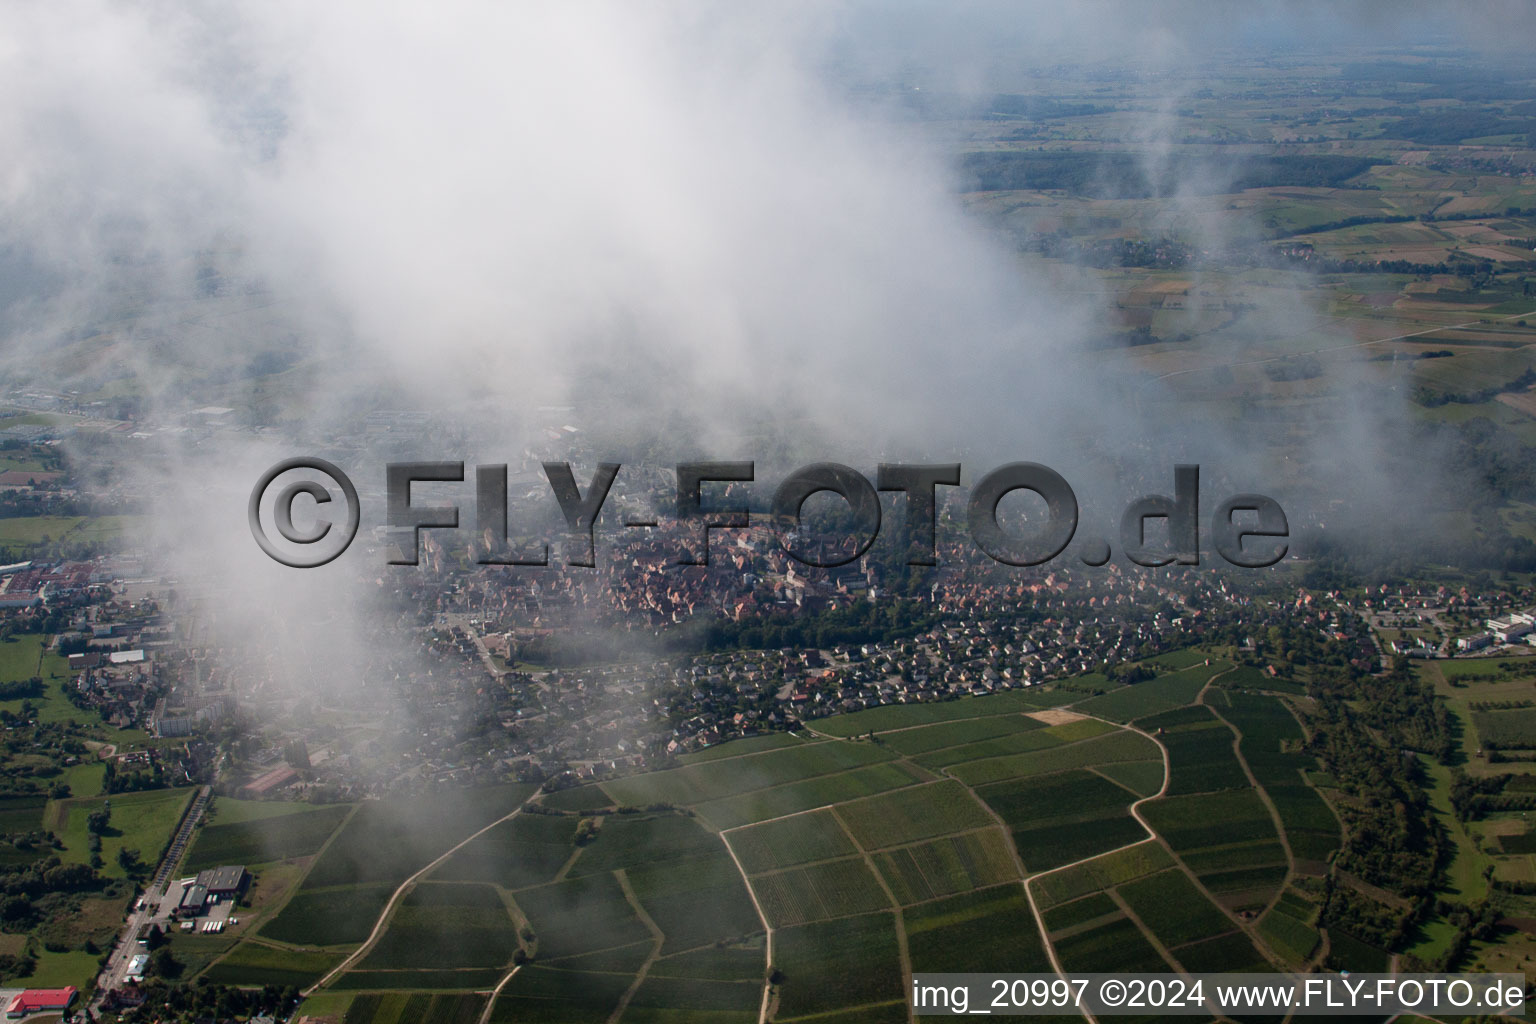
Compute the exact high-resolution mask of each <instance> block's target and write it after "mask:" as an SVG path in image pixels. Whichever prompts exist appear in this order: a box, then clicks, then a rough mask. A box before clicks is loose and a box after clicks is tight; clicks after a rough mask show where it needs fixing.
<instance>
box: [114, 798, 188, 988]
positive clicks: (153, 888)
mask: <svg viewBox="0 0 1536 1024" xmlns="http://www.w3.org/2000/svg"><path fill="white" fill-rule="evenodd" d="M212 796H213V789H212V788H211V787H209V786H204V787H202V788H201V789H199V790H198V791H197V796H196V797H195V798H194V799H193V801H192V806H191V807H189V808H187V813H186V815H185V816H184V817H183V818H182V819H181V826H180V827H179V828H178V829H177V830H176V836H175V838H173V839H172V840H171V845H170V846H169V847H168V848H167V849H166V851H165V856H164V857H163V858H161V860H160V866H159V867H158V868H156V869H155V877H154V878H153V879H151V880H150V883H149V887H148V889H146V890H145V892H144V903H143V906H144V909H143V910H135V911H133V912H132V913H130V914H129V915H128V922H127V924H125V925H123V930H122V933H121V934H120V935H119V936H118V939H117V945H116V946H114V947H113V949H112V957H111V959H110V960H108V961H107V966H106V967H105V968H103V969H102V972H101V974H100V975H99V976H98V977H97V979H96V996H95V998H94V1000H93V1001H92V1005H91V1009H92V1011H93V1012H96V1013H100V1012H101V1003H102V1000H103V999H104V998H105V997H106V994H107V993H108V992H110V991H111V990H112V989H114V988H121V987H122V986H123V984H124V983H125V981H126V979H127V974H128V965H129V963H131V962H132V960H133V958H134V956H135V955H136V954H138V953H140V952H142V950H143V947H142V946H140V945H139V944H138V942H137V941H136V939H137V936H138V934H139V929H141V928H143V927H144V926H145V925H147V924H149V923H150V921H152V920H154V917H155V914H156V912H157V911H158V910H159V909H160V897H161V896H162V895H163V894H164V893H165V887H166V886H167V885H169V884H170V882H171V876H172V875H174V874H175V872H176V866H177V865H178V864H180V863H181V856H182V854H183V853H185V852H186V849H187V844H188V843H190V842H191V841H192V830H193V829H194V828H196V827H197V823H198V822H199V821H200V820H201V819H202V817H203V811H205V810H207V808H208V800H209V798H210V797H212Z"/></svg>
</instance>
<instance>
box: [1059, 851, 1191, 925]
mask: <svg viewBox="0 0 1536 1024" xmlns="http://www.w3.org/2000/svg"><path fill="white" fill-rule="evenodd" d="M1171 867H1173V858H1172V857H1170V856H1169V855H1168V851H1167V850H1165V849H1163V847H1162V846H1161V845H1160V844H1158V843H1156V842H1154V841H1151V840H1148V841H1147V842H1144V843H1138V844H1137V845H1135V846H1132V847H1129V848H1127V849H1124V850H1116V851H1114V852H1113V853H1108V854H1105V855H1104V856H1102V857H1096V858H1094V859H1093V860H1091V861H1089V862H1088V863H1086V864H1079V865H1077V866H1076V867H1071V868H1067V869H1065V870H1063V871H1055V872H1052V873H1051V874H1049V875H1045V876H1044V877H1042V878H1039V879H1037V880H1036V881H1035V882H1034V883H1033V886H1034V892H1035V899H1036V900H1037V901H1038V902H1039V904H1040V906H1041V907H1042V908H1047V909H1049V908H1050V907H1054V906H1059V905H1060V904H1062V903H1066V902H1069V901H1071V900H1075V899H1078V898H1079V897H1082V896H1086V895H1088V894H1089V893H1092V892H1098V891H1100V890H1103V889H1110V888H1113V887H1114V886H1117V885H1120V884H1122V883H1124V882H1129V881H1131V880H1132V879H1136V878H1140V877H1142V876H1143V875H1150V874H1152V873H1153V872H1156V871H1162V870H1163V869H1164V868H1171Z"/></svg>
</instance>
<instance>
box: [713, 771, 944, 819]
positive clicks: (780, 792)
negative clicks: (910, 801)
mask: <svg viewBox="0 0 1536 1024" xmlns="http://www.w3.org/2000/svg"><path fill="white" fill-rule="evenodd" d="M922 781H924V780H923V778H921V777H920V776H919V775H918V774H917V773H916V772H914V771H913V770H912V769H911V768H908V767H907V766H905V765H900V764H890V763H884V764H872V765H868V766H866V767H863V768H855V769H853V770H852V771H847V772H839V773H838V774H836V775H825V776H822V777H820V778H814V779H806V780H805V781H804V782H792V783H790V784H788V785H786V786H775V787H774V788H772V789H760V790H757V791H755V792H751V793H743V794H741V795H740V796H733V797H726V798H725V799H723V800H712V801H710V802H709V803H705V804H700V805H699V806H698V807H697V808H696V810H697V811H698V814H699V817H700V818H702V819H704V820H705V821H706V822H708V823H709V825H711V826H712V827H714V828H720V829H726V828H735V827H737V826H738V825H747V824H750V823H752V822H754V821H767V820H768V819H770V818H781V817H783V816H784V815H786V814H797V813H799V812H800V811H808V810H811V809H812V808H816V807H826V806H827V805H829V804H835V803H840V802H842V801H844V800H855V799H857V798H859V797H861V796H870V795H872V794H875V793H884V792H886V791H888V790H892V789H898V788H900V787H902V786H910V785H912V784H913V783H914V782H922Z"/></svg>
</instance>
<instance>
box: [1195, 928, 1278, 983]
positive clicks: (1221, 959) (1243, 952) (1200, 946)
mask: <svg viewBox="0 0 1536 1024" xmlns="http://www.w3.org/2000/svg"><path fill="white" fill-rule="evenodd" d="M1170 952H1172V953H1173V957H1174V959H1176V960H1177V961H1178V962H1179V963H1181V964H1183V965H1184V969H1185V970H1187V971H1190V972H1192V973H1218V974H1219V973H1232V972H1240V971H1252V972H1266V971H1272V970H1274V967H1273V966H1271V965H1270V963H1269V962H1268V961H1266V960H1265V959H1264V957H1263V956H1262V955H1260V953H1259V951H1258V950H1257V949H1255V948H1254V945H1253V943H1252V942H1251V941H1250V940H1249V939H1248V937H1247V936H1246V935H1241V934H1237V933H1233V934H1229V935H1220V936H1217V937H1215V938H1210V939H1202V940H1201V941H1199V942H1191V943H1190V944H1189V945H1187V946H1180V947H1178V948H1177V949H1174V950H1171V951H1170Z"/></svg>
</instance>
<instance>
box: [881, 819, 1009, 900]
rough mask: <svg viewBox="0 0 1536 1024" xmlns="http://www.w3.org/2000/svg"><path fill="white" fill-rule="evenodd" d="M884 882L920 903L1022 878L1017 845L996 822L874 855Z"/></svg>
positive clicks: (904, 897) (897, 893)
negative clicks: (1015, 859) (993, 825)
mask: <svg viewBox="0 0 1536 1024" xmlns="http://www.w3.org/2000/svg"><path fill="white" fill-rule="evenodd" d="M874 861H875V868H876V870H878V871H879V872H880V876H881V877H882V878H883V879H884V880H885V884H886V887H887V888H889V889H890V891H891V894H892V895H893V896H894V897H895V898H896V902H897V903H899V904H902V905H909V904H913V903H921V902H923V901H925V900H931V899H935V898H936V897H939V896H949V895H952V894H954V893H958V892H969V891H970V890H972V889H984V888H987V887H988V886H993V885H999V884H1001V883H1003V882H1008V881H1015V880H1017V879H1018V877H1019V875H1018V869H1017V868H1016V867H1015V866H1014V862H1013V851H1012V850H1011V849H1010V848H1009V845H1008V839H1007V836H1006V834H1005V833H1004V832H1003V831H1002V830H1001V829H998V828H988V829H982V830H980V831H977V832H967V833H966V834H965V835H960V836H941V837H940V838H938V839H930V840H928V841H927V842H925V843H918V844H915V845H913V846H903V847H900V848H898V849H894V850H886V851H884V852H881V853H878V854H876V855H875V857H874Z"/></svg>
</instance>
